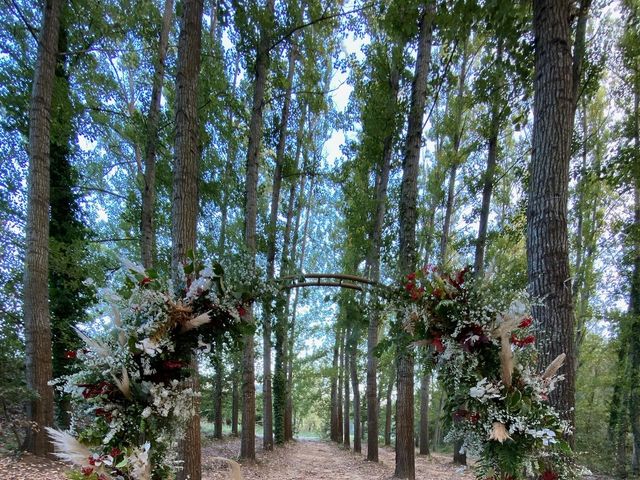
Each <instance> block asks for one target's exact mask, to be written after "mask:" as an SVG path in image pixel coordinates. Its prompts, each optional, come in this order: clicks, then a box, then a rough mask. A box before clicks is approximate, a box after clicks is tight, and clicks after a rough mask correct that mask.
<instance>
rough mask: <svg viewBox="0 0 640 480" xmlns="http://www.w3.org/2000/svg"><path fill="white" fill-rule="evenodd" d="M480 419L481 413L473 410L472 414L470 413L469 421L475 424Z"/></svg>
mask: <svg viewBox="0 0 640 480" xmlns="http://www.w3.org/2000/svg"><path fill="white" fill-rule="evenodd" d="M478 420H480V414H479V413H478V412H473V413H472V414H471V415H469V421H470V422H471V423H473V424H476V423H478Z"/></svg>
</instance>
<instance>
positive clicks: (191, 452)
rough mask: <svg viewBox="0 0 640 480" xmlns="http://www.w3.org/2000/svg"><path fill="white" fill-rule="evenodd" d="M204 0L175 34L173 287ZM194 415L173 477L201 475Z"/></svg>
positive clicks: (188, 204)
mask: <svg viewBox="0 0 640 480" xmlns="http://www.w3.org/2000/svg"><path fill="white" fill-rule="evenodd" d="M202 10H203V0H185V2H184V4H183V10H182V12H183V14H182V15H183V16H182V21H181V25H180V37H179V39H178V65H177V73H176V139H175V160H174V171H173V209H172V228H171V240H172V255H171V270H172V274H173V279H174V285H175V286H176V288H184V285H181V283H180V274H179V272H180V270H181V267H182V265H183V264H184V262H185V260H186V258H187V254H188V253H189V252H190V251H195V247H196V226H197V221H198V178H199V176H198V168H199V167H198V163H199V158H200V141H199V138H198V136H199V135H198V134H199V126H198V105H197V99H198V75H199V73H200V45H201V39H202V38H201V37H202ZM191 364H192V368H193V369H194V372H193V374H192V376H191V378H190V380H189V383H190V385H189V386H190V387H191V388H193V389H194V390H195V391H198V390H199V383H198V363H197V359H196V357H195V355H194V356H193V357H192V361H191ZM193 408H194V411H195V413H194V416H193V418H192V419H191V420H190V421H189V425H188V426H187V431H186V433H185V436H184V438H183V439H182V440H181V441H180V444H179V446H178V449H179V452H180V458H181V459H182V460H183V462H184V463H183V469H182V471H180V472H179V475H178V479H179V480H183V479H186V478H190V479H191V480H200V478H201V475H202V472H201V470H202V468H201V453H200V402H199V399H198V398H197V397H196V398H195V399H194V403H193Z"/></svg>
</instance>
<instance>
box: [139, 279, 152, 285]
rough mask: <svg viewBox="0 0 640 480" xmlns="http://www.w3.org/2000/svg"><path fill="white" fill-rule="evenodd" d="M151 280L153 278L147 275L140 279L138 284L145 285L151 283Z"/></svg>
mask: <svg viewBox="0 0 640 480" xmlns="http://www.w3.org/2000/svg"><path fill="white" fill-rule="evenodd" d="M151 282H153V279H151V278H149V277H144V278H143V279H142V280H140V285H146V284H147V283H151Z"/></svg>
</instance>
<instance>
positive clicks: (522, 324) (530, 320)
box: [518, 317, 533, 328]
mask: <svg viewBox="0 0 640 480" xmlns="http://www.w3.org/2000/svg"><path fill="white" fill-rule="evenodd" d="M532 323H533V318H531V317H526V318H524V319H523V320H522V321H521V322H520V323H519V324H518V328H527V327H530V326H531V324H532Z"/></svg>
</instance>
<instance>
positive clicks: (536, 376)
mask: <svg viewBox="0 0 640 480" xmlns="http://www.w3.org/2000/svg"><path fill="white" fill-rule="evenodd" d="M397 297H398V298H400V299H402V303H401V305H402V306H401V308H402V309H403V310H404V312H403V313H404V314H403V315H402V318H403V319H404V320H403V324H402V330H403V334H404V335H409V336H410V337H411V343H412V344H413V345H414V346H416V347H429V348H430V349H431V351H432V352H433V355H434V356H435V357H436V360H437V362H438V363H439V366H440V371H441V373H442V376H441V378H442V379H443V382H444V385H445V389H446V391H447V397H448V403H449V409H450V411H451V424H450V425H451V428H450V431H449V433H448V439H449V440H452V441H454V440H462V442H463V447H462V448H463V449H464V450H466V451H468V452H469V453H471V454H473V455H476V456H478V457H479V458H480V460H479V462H478V463H477V468H476V474H477V477H478V478H480V479H483V480H498V479H499V480H520V479H525V478H526V479H531V478H535V479H540V480H559V479H566V478H572V476H573V471H572V467H571V461H570V457H571V449H570V448H569V445H568V443H567V442H566V437H567V435H570V434H571V431H570V426H569V425H568V424H567V423H566V422H565V421H564V420H562V419H561V418H560V416H559V415H558V413H557V412H556V411H555V410H554V409H553V408H552V407H551V406H550V405H549V403H548V395H549V392H551V391H552V390H553V389H554V387H555V385H556V383H557V382H558V381H559V380H561V379H562V376H561V375H558V374H557V372H558V370H559V369H560V367H561V366H562V364H563V362H564V355H560V356H559V357H558V358H556V359H555V360H554V361H553V362H552V363H551V365H549V366H548V367H547V368H546V370H545V371H544V372H543V373H538V372H536V371H535V367H534V366H535V365H536V362H537V351H536V346H535V339H536V337H535V327H536V326H535V321H534V319H533V318H532V317H531V316H530V314H529V312H530V307H531V305H530V300H529V298H528V297H527V295H526V294H525V293H518V294H515V295H513V294H512V295H507V294H505V295H500V296H498V298H496V296H491V295H489V294H488V293H487V289H486V288H482V287H481V286H480V285H479V284H478V283H476V282H475V281H474V280H472V278H471V275H470V273H469V271H468V269H464V270H461V271H459V272H456V273H455V274H453V275H445V274H441V273H440V272H438V270H437V269H436V268H433V267H431V266H428V267H425V268H423V269H422V270H420V271H418V272H415V273H411V274H409V275H408V276H406V277H405V279H404V283H403V285H402V291H401V292H399V293H398V294H397Z"/></svg>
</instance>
